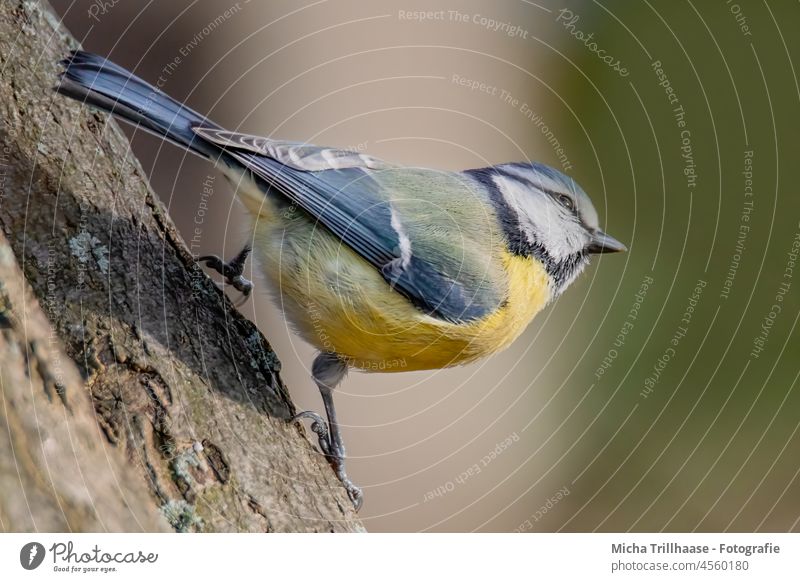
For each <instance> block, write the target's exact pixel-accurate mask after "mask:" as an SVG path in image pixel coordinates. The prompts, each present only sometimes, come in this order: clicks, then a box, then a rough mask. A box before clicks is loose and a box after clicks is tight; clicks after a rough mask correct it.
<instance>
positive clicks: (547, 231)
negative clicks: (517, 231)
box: [495, 176, 588, 260]
mask: <svg viewBox="0 0 800 582" xmlns="http://www.w3.org/2000/svg"><path fill="white" fill-rule="evenodd" d="M495 183H496V184H497V187H498V188H499V189H500V192H501V193H502V194H503V198H504V199H505V200H506V203H508V205H509V206H511V208H513V209H514V210H515V211H516V213H517V215H518V216H519V219H520V222H521V223H522V225H523V227H524V228H525V230H526V231H530V232H532V233H534V234H535V236H534V239H535V240H531V241H530V242H532V243H534V242H538V243H540V244H541V245H543V246H544V248H545V249H546V250H547V252H548V253H549V254H550V256H552V257H553V258H554V259H556V260H560V259H564V258H566V257H568V256H569V255H572V254H574V253H576V252H578V251H580V250H581V249H582V248H583V247H584V246H585V245H586V243H587V242H588V239H587V235H586V232H585V230H584V228H583V227H582V226H581V225H580V224H578V223H577V222H576V221H575V220H574V218H573V217H572V216H570V215H568V214H567V211H566V210H565V209H564V208H563V207H561V206H560V205H559V204H558V203H557V202H555V201H554V200H552V199H551V198H550V197H549V196H545V195H540V194H538V193H536V192H531V191H530V190H529V189H527V188H525V187H524V186H523V185H522V184H520V183H519V182H517V181H516V180H511V179H509V178H506V177H504V176H495ZM529 238H530V237H529Z"/></svg>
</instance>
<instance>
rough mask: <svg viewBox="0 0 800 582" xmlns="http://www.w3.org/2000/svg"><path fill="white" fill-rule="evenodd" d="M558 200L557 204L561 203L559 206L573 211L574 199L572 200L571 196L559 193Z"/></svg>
mask: <svg viewBox="0 0 800 582" xmlns="http://www.w3.org/2000/svg"><path fill="white" fill-rule="evenodd" d="M558 202H559V204H561V206H563V207H564V208H566V209H567V210H569V211H570V212H575V201H574V200H572V198H570V197H569V196H566V195H564V194H559V195H558Z"/></svg>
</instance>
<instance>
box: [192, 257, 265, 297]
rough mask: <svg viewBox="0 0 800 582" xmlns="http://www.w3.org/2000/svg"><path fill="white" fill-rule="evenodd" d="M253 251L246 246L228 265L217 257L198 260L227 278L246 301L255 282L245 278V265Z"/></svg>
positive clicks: (226, 280) (229, 283) (227, 281)
mask: <svg viewBox="0 0 800 582" xmlns="http://www.w3.org/2000/svg"><path fill="white" fill-rule="evenodd" d="M252 250H253V249H252V247H250V245H246V246H245V247H244V248H243V249H242V250H241V251H239V253H238V254H237V255H236V256H235V257H233V258H232V259H231V260H230V261H228V262H227V263H226V262H225V261H223V260H222V259H221V258H220V257H218V256H216V255H205V256H202V257H200V258H198V259H197V260H198V261H199V262H202V263H205V264H206V267H208V268H209V269H213V270H214V271H216V272H217V273H219V274H220V275H222V276H223V277H225V282H226V283H227V284H228V285H230V286H231V287H233V288H234V289H236V290H237V291H239V292H240V293H241V294H242V295H243V296H244V299H245V301H246V300H247V298H248V297H250V292H251V291H252V290H253V282H252V281H250V280H249V279H245V278H244V264H245V262H246V261H247V257H248V256H249V255H250V251H252Z"/></svg>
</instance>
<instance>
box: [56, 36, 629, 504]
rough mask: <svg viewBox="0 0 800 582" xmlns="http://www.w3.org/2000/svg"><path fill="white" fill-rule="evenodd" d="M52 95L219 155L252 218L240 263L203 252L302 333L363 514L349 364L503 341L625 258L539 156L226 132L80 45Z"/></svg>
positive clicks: (416, 357) (394, 364)
mask: <svg viewBox="0 0 800 582" xmlns="http://www.w3.org/2000/svg"><path fill="white" fill-rule="evenodd" d="M60 65H61V66H62V67H63V69H62V70H61V72H60V73H59V77H58V81H57V83H56V85H55V87H54V89H55V91H57V92H58V93H59V94H62V95H65V96H67V97H70V98H72V99H75V100H77V101H79V102H81V103H83V104H85V105H88V106H91V107H93V108H95V109H99V110H101V111H104V112H108V113H111V114H112V115H114V116H115V117H117V118H119V119H121V120H123V121H125V122H128V123H130V124H133V125H134V126H136V127H138V128H141V129H143V130H146V131H148V132H151V133H153V134H156V135H158V136H160V137H161V138H163V139H165V140H167V141H169V142H172V143H173V144H175V145H177V146H179V147H181V148H184V149H186V150H188V151H189V152H191V153H193V154H197V155H199V156H200V157H202V158H205V159H206V160H209V161H210V162H212V163H213V164H214V165H215V166H216V167H217V168H218V169H219V171H220V172H221V173H222V174H223V175H224V176H225V177H226V178H227V179H228V180H229V181H230V183H231V184H232V186H233V188H234V190H235V192H236V196H237V197H238V199H239V200H240V201H241V202H242V203H243V204H244V206H245V208H246V209H247V211H248V215H249V216H250V217H251V219H252V228H253V230H252V245H248V246H246V247H245V248H244V249H243V250H242V252H241V253H239V254H238V255H237V256H236V257H234V259H233V260H231V261H229V262H225V261H223V260H222V259H221V258H219V257H217V256H215V255H207V256H203V257H200V259H201V260H202V262H205V264H206V266H207V267H210V268H212V269H213V270H216V271H218V272H219V273H221V274H222V275H223V276H224V277H225V279H226V280H227V281H228V283H230V284H232V285H234V286H235V287H236V288H237V289H239V290H240V291H242V293H244V294H249V293H250V291H251V289H252V288H253V285H252V283H251V282H250V281H248V280H246V279H244V277H243V269H244V265H245V260H246V259H247V257H248V255H249V253H250V251H251V246H252V252H253V255H254V257H255V259H256V264H257V266H258V267H259V269H258V270H260V271H261V273H262V274H263V279H264V281H265V282H266V285H267V287H268V289H269V290H270V291H271V292H272V294H273V296H274V297H275V298H276V299H278V300H279V304H280V305H281V306H282V308H283V312H284V314H285V317H286V318H287V320H288V321H289V322H290V323H291V325H292V327H293V328H294V330H295V331H296V332H297V333H298V334H299V335H300V336H301V337H302V338H303V339H305V340H306V341H308V342H309V343H310V344H311V345H312V346H314V347H315V348H316V349H317V350H318V354H317V356H316V357H315V359H314V361H313V364H312V368H311V375H312V377H313V380H314V382H315V383H316V385H317V387H318V388H319V391H320V395H321V398H322V401H323V405H324V408H325V413H326V416H327V421H326V420H325V419H323V418H322V416H321V415H319V414H317V413H315V412H311V411H304V412H300V413H299V414H296V415H294V416H293V417H292V418H290V419H289V420H290V421H293V422H297V421H301V420H302V419H304V418H305V419H310V420H311V430H312V431H313V432H314V433H315V434H316V435H317V438H318V441H319V447H320V449H321V451H322V453H323V454H324V455H325V457H326V459H327V461H328V463H329V464H330V466H331V468H332V469H333V471H334V472H335V474H336V476H337V477H338V479H339V481H340V482H341V483H342V485H343V487H344V488H345V490H346V492H347V494H348V496H349V498H350V500H351V502H352V503H353V504H354V506H355V507H356V509H357V510H358V508H360V506H361V504H362V501H363V492H362V491H361V489H360V488H359V487H358V486H356V485H355V484H354V483H353V482H352V481H351V480H350V478H349V477H348V475H347V471H346V467H345V456H346V454H345V447H344V443H343V440H342V436H341V430H340V427H339V424H338V421H337V416H336V410H335V407H334V400H333V395H334V391H335V389H336V387H337V386H338V385H339V384H340V383H341V382H342V380H343V379H344V378H345V376H346V374H347V372H348V371H349V370H351V369H358V370H363V371H367V372H384V373H390V372H403V371H412V370H432V369H441V368H447V367H451V366H457V365H461V364H466V363H469V362H474V361H476V360H479V359H482V358H485V357H488V356H491V355H493V354H495V353H497V352H499V351H501V350H502V349H504V348H506V347H507V346H509V345H510V344H511V343H512V342H513V341H514V340H515V339H517V337H519V335H520V334H521V333H522V332H523V331H524V330H525V328H526V327H527V326H528V324H529V323H530V322H531V320H532V319H533V318H534V316H535V315H536V314H537V313H538V312H539V311H541V310H542V309H543V308H544V307H545V306H546V305H548V304H549V303H551V302H553V301H554V300H555V299H557V298H558V297H559V296H560V295H562V293H564V291H565V290H566V289H567V288H568V287H569V285H570V284H571V283H572V282H573V281H574V280H575V279H576V277H578V275H579V274H580V273H581V271H582V270H583V269H584V268H585V266H586V265H587V264H588V262H589V259H590V257H591V256H592V255H594V254H598V253H612V252H620V251H625V250H627V249H626V247H625V245H624V244H622V243H621V242H619V241H618V240H616V239H615V238H613V237H612V236H610V235H608V234H606V233H605V232H604V231H603V230H602V229H601V228H600V224H599V218H598V214H597V212H596V210H595V208H594V206H593V205H592V202H591V200H590V198H589V196H588V195H587V194H586V193H585V192H584V190H583V189H582V188H581V187H580V186H579V185H578V184H577V182H575V180H573V179H572V178H571V177H569V176H567V175H565V174H563V173H562V172H560V171H558V170H556V169H554V168H552V167H549V166H547V165H545V164H542V163H538V162H512V163H504V164H499V165H494V166H489V167H482V168H476V169H469V170H464V171H460V172H455V171H443V170H436V169H431V168H425V167H411V166H403V165H399V164H393V163H390V162H387V161H384V160H381V159H378V158H376V157H373V156H371V155H368V154H366V153H363V152H358V151H353V150H347V149H336V148H331V147H320V146H315V145H312V144H309V143H305V142H299V141H282V140H278V139H272V138H267V137H259V136H255V135H248V134H244V133H239V132H235V131H227V130H225V129H224V128H222V127H221V126H219V125H217V124H216V123H214V122H212V121H211V120H209V119H208V118H206V117H205V116H204V115H201V114H199V113H197V112H196V111H193V110H192V109H190V108H188V107H187V106H186V105H184V104H183V103H180V102H179V101H177V100H176V99H174V98H172V97H170V96H169V95H167V94H166V93H164V92H163V91H162V90H161V89H159V88H157V87H154V86H153V85H151V84H150V83H148V82H146V81H144V80H142V79H140V78H139V77H137V76H136V75H134V74H133V73H132V72H130V71H128V70H126V69H124V68H123V67H121V66H119V65H116V64H114V63H113V62H111V61H110V60H108V59H107V58H105V57H102V56H99V55H96V54H92V53H88V52H84V51H81V50H76V51H72V52H70V53H69V55H67V56H66V58H64V59H63V60H62V61H60Z"/></svg>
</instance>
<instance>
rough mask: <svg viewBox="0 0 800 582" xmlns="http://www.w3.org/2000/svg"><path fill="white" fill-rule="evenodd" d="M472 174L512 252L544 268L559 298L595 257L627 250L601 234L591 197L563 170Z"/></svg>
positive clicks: (520, 166) (505, 167) (496, 169)
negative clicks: (485, 193)
mask: <svg viewBox="0 0 800 582" xmlns="http://www.w3.org/2000/svg"><path fill="white" fill-rule="evenodd" d="M469 173H470V174H471V175H472V176H473V177H475V178H476V179H478V180H479V181H480V182H481V183H482V184H483V185H484V186H485V187H486V188H488V190H489V193H490V196H491V199H492V203H493V204H494V206H495V209H496V211H497V214H498V216H499V218H500V221H501V223H502V225H503V229H504V230H505V233H506V236H507V238H508V243H509V248H510V249H511V251H512V252H514V253H516V254H521V255H526V256H533V257H535V258H537V259H538V260H540V261H541V262H542V263H543V264H544V266H545V268H546V269H547V272H548V273H549V274H550V276H551V279H552V290H553V297H557V296H558V295H559V294H560V293H561V292H563V291H564V290H565V289H566V288H567V287H568V286H569V284H570V283H571V282H572V281H574V280H575V277H577V276H578V274H580V272H581V271H582V270H583V268H584V267H585V266H586V264H587V263H588V261H589V256H590V255H592V254H596V253H615V252H620V251H624V250H627V249H626V247H625V245H623V244H622V243H621V242H619V241H618V240H616V239H614V238H612V237H611V236H609V235H607V234H606V233H604V232H603V231H602V230H601V229H600V225H599V220H598V217H597V211H596V210H595V209H594V206H593V205H592V201H591V200H590V199H589V196H588V195H587V194H586V192H584V191H583V189H582V188H581V187H580V186H578V184H577V183H576V182H575V181H574V180H573V179H572V178H570V177H569V176H565V175H564V174H562V173H561V172H559V171H558V170H555V169H553V168H550V167H549V166H545V165H544V164H538V163H512V164H501V165H499V166H492V167H489V168H482V169H480V170H470V172H469Z"/></svg>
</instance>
